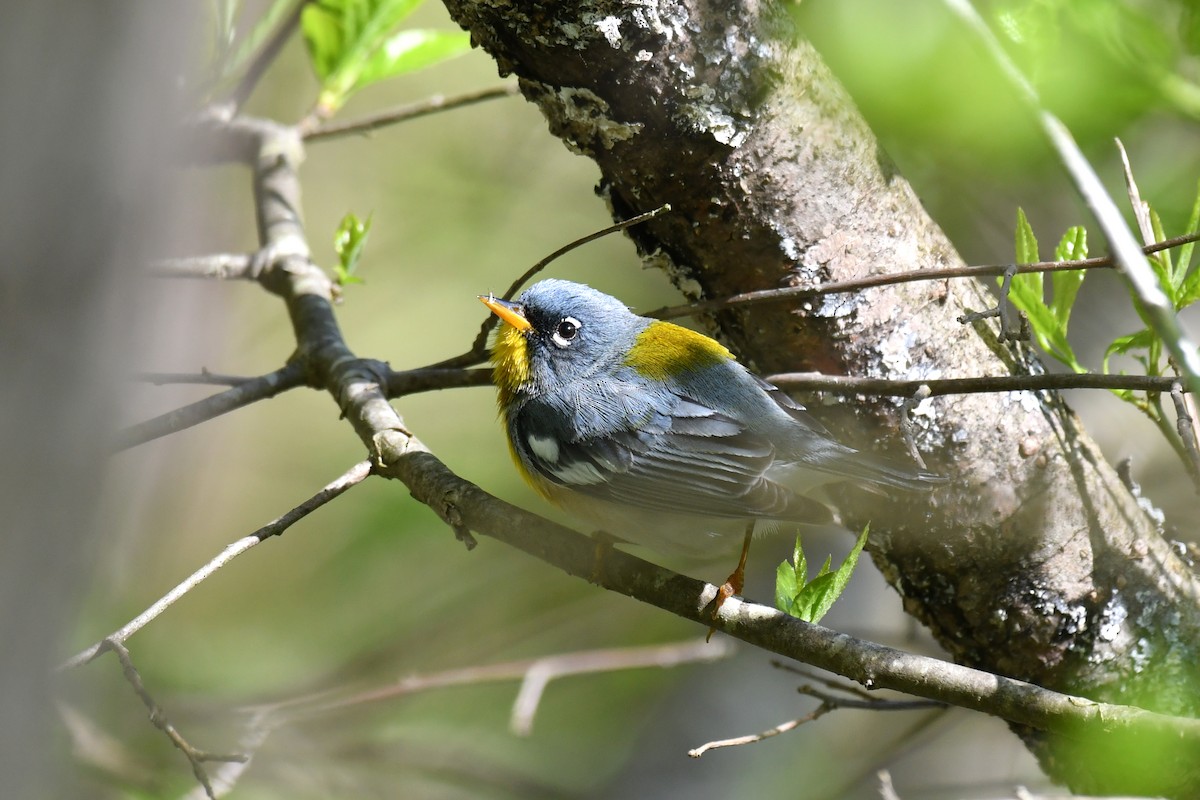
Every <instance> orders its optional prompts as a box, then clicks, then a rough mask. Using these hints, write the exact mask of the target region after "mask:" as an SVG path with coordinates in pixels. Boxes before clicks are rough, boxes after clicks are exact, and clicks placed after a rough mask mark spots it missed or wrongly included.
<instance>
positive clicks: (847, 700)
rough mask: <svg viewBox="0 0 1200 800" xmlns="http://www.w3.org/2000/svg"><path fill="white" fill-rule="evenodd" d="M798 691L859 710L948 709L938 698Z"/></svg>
mask: <svg viewBox="0 0 1200 800" xmlns="http://www.w3.org/2000/svg"><path fill="white" fill-rule="evenodd" d="M833 689H834V690H835V691H838V692H842V693H846V694H849V693H850V692H851V690H850V689H849V688H847V687H845V686H839V685H837V684H834V685H833ZM796 691H797V692H799V693H800V694H803V695H807V696H808V697H813V698H816V699H817V700H820V701H821V703H822V704H823V705H828V706H829V707H830V708H849V709H854V710H857V711H928V710H929V709H939V710H942V709H947V708H949V706H947V705H946V704H945V703H939V702H938V701H937V700H891V699H888V698H886V697H868V698H866V699H859V698H856V697H841V696H839V695H832V694H829V693H828V692H823V691H821V690H820V689H816V688H814V687H812V686H797V687H796Z"/></svg>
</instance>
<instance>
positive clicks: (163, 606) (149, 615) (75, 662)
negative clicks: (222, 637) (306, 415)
mask: <svg viewBox="0 0 1200 800" xmlns="http://www.w3.org/2000/svg"><path fill="white" fill-rule="evenodd" d="M370 474H371V463H370V462H369V461H360V462H359V463H357V464H355V465H354V466H353V467H351V468H350V469H349V470H347V471H346V472H344V473H343V474H342V475H340V476H339V477H338V478H337V479H336V480H334V481H333V482H331V483H329V484H328V485H326V486H325V487H324V488H323V489H321V491H319V492H317V493H316V494H314V495H313V496H312V497H310V498H308V499H307V500H305V501H304V502H303V503H301V504H300V505H298V506H296V507H295V508H293V509H291V510H290V511H288V512H287V513H286V514H283V515H282V516H279V517H276V518H275V519H273V520H271V521H270V522H268V523H267V524H266V525H264V526H262V527H261V528H259V529H258V530H256V531H255V532H254V533H251V534H250V535H249V536H243V537H242V538H240V539H238V540H237V541H236V542H233V543H232V544H230V545H229V546H228V547H226V548H225V549H224V550H222V551H221V552H220V553H218V554H217V555H216V556H215V557H214V558H213V559H212V560H210V561H209V562H208V563H207V564H205V565H204V566H202V567H201V568H200V569H198V570H196V571H195V572H193V573H192V574H191V575H189V576H188V578H187V579H186V580H184V581H183V582H182V583H180V584H179V585H178V586H176V587H175V588H174V589H172V590H171V591H169V592H167V593H166V594H165V595H163V596H162V597H160V598H159V599H158V600H156V601H155V602H154V603H153V604H152V605H151V606H150V607H149V608H147V609H146V610H145V611H143V612H142V613H141V614H138V615H137V616H136V617H134V618H133V619H132V620H130V621H129V622H127V623H126V624H125V625H123V626H122V627H120V628H119V629H117V630H116V631H113V632H112V633H111V634H109V635H108V636H106V637H104V638H103V639H101V640H100V641H99V642H97V643H96V644H94V645H92V646H91V647H88V648H87V649H85V650H83V651H81V652H79V653H76V654H75V655H74V656H72V657H71V658H69V659H67V660H66V661H65V662H63V663H62V664H61V665H60V666H59V669H60V670H67V669H71V668H73V667H78V666H81V665H83V664H86V663H88V662H89V661H92V660H93V659H95V658H97V657H98V656H100V655H101V654H102V653H104V651H105V650H111V649H113V646H114V645H117V646H119V645H120V644H121V643H123V642H125V641H126V640H128V639H129V637H130V636H132V635H133V634H135V633H137V632H138V631H139V630H141V629H142V628H144V627H146V625H148V624H149V623H150V622H152V621H153V620H154V619H155V618H156V617H158V616H159V615H160V614H162V613H163V612H164V611H166V610H167V609H168V608H170V607H171V606H172V605H174V604H175V601H177V600H179V599H180V598H181V597H183V596H184V595H186V594H187V593H188V592H190V591H191V590H192V589H194V588H196V587H197V586H199V585H200V584H201V583H203V582H204V581H205V580H207V579H208V578H210V577H211V576H213V575H214V574H216V572H217V571H218V570H220V569H221V568H222V567H223V566H225V565H226V564H228V563H229V562H230V561H233V559H235V558H237V557H238V556H240V555H241V554H242V553H244V552H246V551H247V550H249V549H250V548H252V547H254V546H255V545H257V544H260V543H262V542H264V541H266V540H267V539H270V538H271V537H272V536H280V535H282V534H283V532H284V531H286V530H287V529H288V528H290V527H291V526H292V525H294V524H296V523H297V522H299V521H300V520H302V519H304V518H305V517H307V516H308V515H309V514H311V513H312V512H314V511H316V510H317V509H318V508H320V507H321V506H323V505H325V504H326V503H328V502H329V501H330V500H332V499H334V498H335V497H337V496H339V495H341V494H342V493H343V492H345V491H346V490H347V489H350V488H351V487H353V486H357V485H358V484H360V483H362V482H363V481H364V480H366V478H367V476H368V475H370Z"/></svg>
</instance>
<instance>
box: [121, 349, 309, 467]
mask: <svg viewBox="0 0 1200 800" xmlns="http://www.w3.org/2000/svg"><path fill="white" fill-rule="evenodd" d="M304 377H305V376H304V370H303V369H302V368H301V366H300V364H299V363H298V362H296V361H290V362H288V363H287V364H285V365H284V366H282V367H280V368H279V369H277V370H275V371H274V372H269V373H267V374H266V375H261V376H259V377H257V378H254V379H252V380H249V381H246V382H245V383H240V384H238V385H236V386H233V387H231V388H229V389H227V390H225V391H223V392H221V393H220V394H214V395H212V396H210V397H206V398H204V399H203V400H197V401H196V402H195V403H191V404H189V405H186V406H183V407H182V408H177V409H175V410H174V411H168V412H167V413H166V414H162V415H160V416H157V417H154V418H153V419H148V420H146V421H145V422H139V423H138V424H136V425H131V426H129V427H128V428H125V429H123V430H121V431H118V432H117V437H116V442H115V444H114V446H113V449H115V450H127V449H129V448H130V447H136V446H137V445H139V444H145V443H146V442H149V441H152V440H154V439H159V438H161V437H163V436H167V435H169V434H172V433H178V432H179V431H182V430H186V429H187V428H190V427H192V426H194V425H199V424H200V423H201V422H207V421H208V420H210V419H213V418H214V417H219V416H221V415H222V414H228V413H229V412H230V411H235V410H237V409H239V408H242V407H243V406H248V405H250V404H251V403H256V402H258V401H259V400H268V399H270V398H272V397H275V396H276V395H277V394H280V393H282V392H285V391H288V390H289V389H295V388H296V387H298V386H303V385H304Z"/></svg>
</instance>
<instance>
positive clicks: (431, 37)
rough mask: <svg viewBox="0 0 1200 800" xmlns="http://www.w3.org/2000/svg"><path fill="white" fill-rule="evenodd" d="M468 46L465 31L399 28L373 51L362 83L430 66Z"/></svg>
mask: <svg viewBox="0 0 1200 800" xmlns="http://www.w3.org/2000/svg"><path fill="white" fill-rule="evenodd" d="M470 49H471V35H470V34H469V33H467V32H466V31H435V30H425V29H410V30H405V31H400V32H399V33H397V34H396V35H395V36H393V37H391V38H390V39H388V40H387V41H386V42H385V43H384V45H383V47H381V48H379V49H378V50H377V51H375V53H374V55H372V56H371V57H370V58H369V59H368V60H367V63H366V64H365V65H364V66H363V69H362V74H361V75H360V77H359V82H360V84H361V85H362V86H366V85H367V84H369V83H374V82H376V81H381V80H383V79H385V78H391V77H394V76H396V75H403V74H404V73H407V72H415V71H417V70H419V69H424V68H425V67H429V66H432V65H434V64H437V63H439V62H442V61H446V60H448V59H451V58H454V57H455V56H459V55H462V54H463V53H465V52H467V51H468V50H470Z"/></svg>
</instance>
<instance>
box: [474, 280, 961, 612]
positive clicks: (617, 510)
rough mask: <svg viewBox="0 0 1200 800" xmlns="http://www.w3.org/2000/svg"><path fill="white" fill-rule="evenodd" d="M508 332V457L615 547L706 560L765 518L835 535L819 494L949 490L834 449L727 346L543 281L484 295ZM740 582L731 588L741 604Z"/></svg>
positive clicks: (496, 374)
mask: <svg viewBox="0 0 1200 800" xmlns="http://www.w3.org/2000/svg"><path fill="white" fill-rule="evenodd" d="M479 299H480V300H481V301H483V303H484V305H486V306H487V307H488V309H490V310H491V311H492V312H493V313H494V314H495V315H496V316H497V317H499V319H500V320H501V325H500V327H499V330H498V331H497V333H496V336H495V339H494V343H493V345H492V349H491V361H492V379H493V383H494V384H495V385H496V387H497V404H498V407H499V411H500V416H501V419H502V423H503V425H504V429H505V432H506V433H507V437H508V443H509V448H510V450H511V454H512V458H513V461H514V463H515V464H516V466H517V468H518V470H519V472H520V473H521V475H522V476H523V477H524V479H525V480H526V481H527V482H528V483H529V484H530V485H531V486H532V487H533V488H534V489H535V490H536V491H537V492H538V493H539V494H540V495H542V496H543V497H544V498H545V499H547V500H548V501H550V502H551V503H553V504H555V505H557V506H559V507H561V508H562V509H563V510H564V511H566V512H567V513H568V514H569V515H571V516H573V517H575V518H576V519H579V520H580V521H583V522H585V523H587V524H590V525H591V526H592V529H593V531H603V532H605V533H606V534H608V535H609V536H612V537H614V538H616V539H618V540H624V541H627V542H633V543H635V544H641V545H644V546H647V547H649V548H651V549H653V550H656V551H659V552H663V553H683V554H688V555H693V556H701V557H705V556H708V557H711V556H712V554H713V553H719V552H726V551H728V550H729V549H731V548H729V547H727V546H725V543H727V542H734V543H736V542H737V541H739V539H738V538H737V537H736V536H734V534H736V533H739V532H742V533H744V542H743V552H742V560H741V562H740V564H739V568H740V569H739V571H740V570H741V569H744V565H745V557H746V551H747V550H748V548H749V543H750V539H751V531H752V530H753V526H754V523H756V522H771V523H776V524H778V523H783V524H810V525H812V524H817V525H819V524H826V523H829V522H830V521H831V520H832V515H831V513H830V510H829V508H828V506H826V505H825V504H824V503H822V502H820V501H818V500H816V499H813V498H812V497H810V496H808V493H809V492H811V491H813V490H815V489H816V488H818V487H819V486H821V485H823V484H826V483H830V482H837V481H853V482H857V483H860V484H867V485H874V486H879V487H891V488H896V489H902V490H907V491H912V490H924V489H929V488H931V487H932V486H934V485H936V484H937V483H938V482H940V481H941V479H940V478H939V477H938V476H937V475H934V474H933V473H930V472H927V471H924V470H919V469H910V468H908V467H906V466H902V465H898V464H894V463H892V462H890V461H886V460H884V459H881V458H877V457H875V456H873V455H871V454H868V453H863V452H862V451H860V450H857V449H855V448H853V447H851V446H849V445H847V444H844V443H842V442H840V441H838V440H837V439H836V438H835V437H834V435H833V434H831V433H830V432H829V431H828V430H827V429H826V428H825V427H824V426H823V425H821V423H820V422H818V421H817V419H816V418H815V417H813V416H812V415H811V414H809V413H808V411H806V410H805V408H804V407H803V406H802V405H801V404H800V403H798V402H796V401H794V400H793V399H792V398H790V397H789V396H788V395H787V394H785V393H784V392H783V391H782V390H780V389H779V388H778V387H776V386H774V385H772V384H771V383H768V382H767V381H765V380H763V379H762V378H760V377H759V376H757V375H755V374H754V373H753V372H751V371H750V370H749V369H747V368H746V367H745V366H744V365H742V364H741V363H740V362H739V361H738V360H737V359H736V358H735V357H734V355H733V354H732V353H731V352H730V351H729V350H728V349H727V348H726V347H725V346H723V345H722V344H720V343H719V342H717V341H716V340H714V339H712V338H710V337H708V336H705V335H704V334H701V333H698V332H696V331H693V330H691V329H689V328H685V327H683V326H680V325H675V324H673V323H670V322H665V321H662V320H656V319H651V318H648V317H642V316H638V315H637V314H635V313H633V312H632V311H631V310H630V309H629V308H628V307H627V306H626V305H625V304H624V303H622V302H621V301H620V300H618V299H617V298H615V297H612V296H610V295H607V294H604V293H603V292H600V291H598V290H596V289H593V288H592V287H590V286H587V285H585V284H582V283H576V282H573V281H567V280H560V279H553V278H552V279H545V280H542V281H539V282H538V283H536V284H534V285H532V286H530V287H529V288H528V289H527V290H526V291H525V292H524V293H522V294H521V295H520V297H518V298H517V300H516V301H509V300H504V299H500V298H497V297H495V296H493V295H490V294H489V295H480V296H479ZM739 571H735V574H734V575H731V576H730V581H727V583H726V586H725V587H724V588H725V589H726V590H727V591H734V592H740V590H741V586H740V585H738V581H740V575H738V574H737V572H739Z"/></svg>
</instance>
